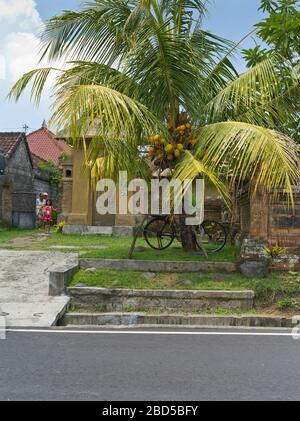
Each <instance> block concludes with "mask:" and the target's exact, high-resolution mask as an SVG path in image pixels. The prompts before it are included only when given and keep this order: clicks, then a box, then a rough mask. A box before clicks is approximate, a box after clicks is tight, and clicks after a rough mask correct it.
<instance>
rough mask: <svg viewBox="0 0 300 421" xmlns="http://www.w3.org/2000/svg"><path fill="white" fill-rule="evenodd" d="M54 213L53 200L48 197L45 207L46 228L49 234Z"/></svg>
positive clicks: (44, 219) (44, 220)
mask: <svg viewBox="0 0 300 421" xmlns="http://www.w3.org/2000/svg"><path fill="white" fill-rule="evenodd" d="M52 214H53V206H52V201H51V200H50V199H47V200H46V204H45V206H44V207H43V222H44V229H45V232H46V233H47V234H50V227H51V222H52V219H53V217H52Z"/></svg>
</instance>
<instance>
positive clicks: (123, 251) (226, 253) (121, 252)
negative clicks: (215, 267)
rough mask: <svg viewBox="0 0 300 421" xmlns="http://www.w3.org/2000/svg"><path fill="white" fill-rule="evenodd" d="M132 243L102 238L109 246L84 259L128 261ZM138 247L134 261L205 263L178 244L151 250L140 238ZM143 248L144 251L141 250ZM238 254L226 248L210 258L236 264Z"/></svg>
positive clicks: (126, 240)
mask: <svg viewBox="0 0 300 421" xmlns="http://www.w3.org/2000/svg"><path fill="white" fill-rule="evenodd" d="M131 242H132V238H131V237H125V238H124V237H111V238H109V239H107V238H104V237H101V239H99V244H101V245H104V246H107V247H108V248H106V249H103V250H91V251H88V252H87V253H84V254H83V255H82V257H83V258H86V259H87V258H94V259H99V258H101V259H128V252H129V248H130V245H131ZM136 247H137V248H138V249H139V250H140V251H135V252H134V254H133V259H136V260H170V261H205V260H206V258H205V257H204V256H203V255H201V254H200V253H187V252H185V251H184V250H183V249H182V247H181V245H180V244H179V243H178V242H174V244H173V245H172V246H171V247H170V248H168V249H167V250H163V251H159V250H154V249H151V248H150V247H149V246H148V245H147V243H146V242H145V240H144V239H143V238H139V239H138V241H137V244H136ZM141 248H142V249H141ZM237 256H238V252H237V249H236V248H235V247H233V246H226V247H225V248H224V249H223V250H221V251H220V252H218V253H215V254H212V255H209V256H208V260H209V261H216V262H234V261H236V260H237Z"/></svg>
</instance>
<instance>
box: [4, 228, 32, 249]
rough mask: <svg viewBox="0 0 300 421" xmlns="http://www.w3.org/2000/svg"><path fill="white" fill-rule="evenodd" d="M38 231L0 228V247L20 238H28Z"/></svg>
mask: <svg viewBox="0 0 300 421" xmlns="http://www.w3.org/2000/svg"><path fill="white" fill-rule="evenodd" d="M36 232H37V231H36V230H34V229H33V230H20V229H14V228H11V229H8V228H0V245H1V244H6V243H9V242H10V241H13V240H14V239H15V238H18V237H28V236H31V235H33V234H35V233H36Z"/></svg>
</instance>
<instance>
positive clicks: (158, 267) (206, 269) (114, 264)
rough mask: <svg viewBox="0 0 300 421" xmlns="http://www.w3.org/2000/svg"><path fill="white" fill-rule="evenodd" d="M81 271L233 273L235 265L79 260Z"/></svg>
mask: <svg viewBox="0 0 300 421" xmlns="http://www.w3.org/2000/svg"><path fill="white" fill-rule="evenodd" d="M79 265H80V268H81V269H88V268H96V269H115V270H130V271H137V272H176V273H177V272H178V273H180V272H203V273H211V272H212V273H233V272H236V271H237V264H236V263H233V262H207V261H202V262H197V261H180V262H178V261H169V260H134V259H131V260H129V259H79Z"/></svg>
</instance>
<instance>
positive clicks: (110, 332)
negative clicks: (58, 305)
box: [6, 328, 300, 339]
mask: <svg viewBox="0 0 300 421" xmlns="http://www.w3.org/2000/svg"><path fill="white" fill-rule="evenodd" d="M6 332H18V333H53V334H57V333H60V334H62V333H64V334H66V333H69V334H88V335H178V336H180V335H191V336H287V337H293V338H296V339H297V338H298V339H300V334H298V335H295V334H294V333H292V332H289V333H288V332H202V331H201V332H194V331H193V332H189V331H180V332H170V331H147V330H146V331H129V330H58V329H57V330H47V329H10V328H8V329H6Z"/></svg>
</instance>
